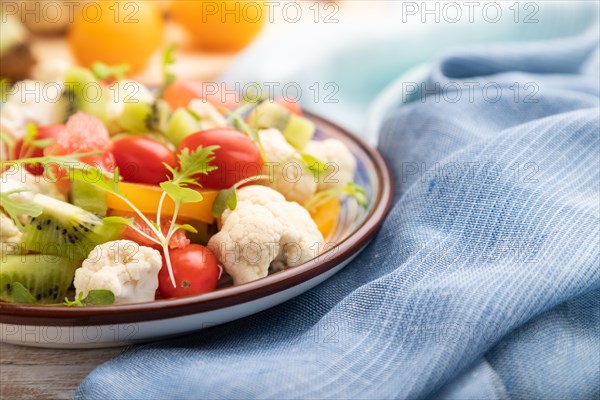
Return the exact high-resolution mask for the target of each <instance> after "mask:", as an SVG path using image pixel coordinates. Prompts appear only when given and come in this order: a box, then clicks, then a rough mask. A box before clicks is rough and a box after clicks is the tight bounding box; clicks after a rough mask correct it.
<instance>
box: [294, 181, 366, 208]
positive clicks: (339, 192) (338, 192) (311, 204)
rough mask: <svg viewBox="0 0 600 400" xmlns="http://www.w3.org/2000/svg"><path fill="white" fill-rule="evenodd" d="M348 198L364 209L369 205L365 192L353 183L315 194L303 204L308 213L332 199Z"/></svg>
mask: <svg viewBox="0 0 600 400" xmlns="http://www.w3.org/2000/svg"><path fill="white" fill-rule="evenodd" d="M340 196H350V197H351V198H353V199H354V200H355V201H356V204H358V205H359V206H361V207H366V206H367V205H368V204H369V199H368V196H367V191H366V190H365V189H364V188H362V187H361V186H359V185H357V184H356V183H354V182H349V183H348V184H347V185H346V186H343V187H341V188H334V189H329V190H324V191H322V192H319V193H317V194H315V195H314V196H313V197H311V198H310V199H309V200H308V201H307V202H306V204H305V208H306V209H307V210H308V211H313V210H314V209H316V208H317V207H319V206H320V205H322V204H323V203H325V202H326V201H327V200H329V199H331V198H332V197H340Z"/></svg>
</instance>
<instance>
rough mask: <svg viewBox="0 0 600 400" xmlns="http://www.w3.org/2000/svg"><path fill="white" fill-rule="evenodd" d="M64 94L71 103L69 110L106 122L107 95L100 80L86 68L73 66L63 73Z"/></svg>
mask: <svg viewBox="0 0 600 400" xmlns="http://www.w3.org/2000/svg"><path fill="white" fill-rule="evenodd" d="M64 81H65V96H66V97H67V98H68V100H69V102H70V103H71V111H73V112H76V111H83V112H85V113H88V114H92V115H94V116H95V117H97V118H99V119H101V120H102V121H103V122H104V123H107V122H108V116H107V114H106V111H107V106H106V104H107V95H106V93H104V89H103V88H102V85H100V82H98V80H97V79H96V77H95V76H94V74H92V72H91V71H90V70H88V69H85V68H82V67H73V68H71V69H70V70H69V71H67V73H66V74H65V80H64Z"/></svg>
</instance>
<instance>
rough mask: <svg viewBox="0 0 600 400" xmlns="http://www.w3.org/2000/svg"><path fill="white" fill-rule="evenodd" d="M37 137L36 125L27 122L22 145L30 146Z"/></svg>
mask: <svg viewBox="0 0 600 400" xmlns="http://www.w3.org/2000/svg"><path fill="white" fill-rule="evenodd" d="M37 135H38V128H37V125H36V124H34V123H33V122H28V123H27V124H25V136H23V145H24V146H27V145H29V144H31V142H33V141H34V140H35V138H36V136H37Z"/></svg>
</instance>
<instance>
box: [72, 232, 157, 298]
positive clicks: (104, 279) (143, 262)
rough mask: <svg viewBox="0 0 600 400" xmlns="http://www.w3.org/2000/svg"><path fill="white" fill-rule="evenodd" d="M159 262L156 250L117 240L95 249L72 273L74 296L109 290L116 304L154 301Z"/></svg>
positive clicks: (128, 241) (84, 295) (129, 241)
mask: <svg viewBox="0 0 600 400" xmlns="http://www.w3.org/2000/svg"><path fill="white" fill-rule="evenodd" d="M161 266H162V258H161V255H160V253H159V252H158V251H157V250H154V249H152V248H150V247H146V246H140V245H139V244H137V243H135V242H132V241H131V240H116V241H113V242H107V243H104V244H101V245H98V246H96V247H94V249H93V250H92V251H91V252H90V254H89V255H88V257H87V258H86V259H85V260H84V261H83V264H82V266H81V268H78V269H77V270H76V271H75V279H74V280H73V285H74V286H75V292H76V293H77V294H79V293H80V292H83V297H84V298H85V297H86V296H87V294H88V292H89V291H90V290H99V289H104V290H110V291H111V292H113V294H114V295H115V304H125V303H140V302H144V301H153V300H154V295H155V292H156V289H157V288H158V271H160V268H161Z"/></svg>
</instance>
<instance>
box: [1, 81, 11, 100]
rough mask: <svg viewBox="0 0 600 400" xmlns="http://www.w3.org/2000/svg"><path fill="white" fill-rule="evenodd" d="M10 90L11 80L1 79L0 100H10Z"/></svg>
mask: <svg viewBox="0 0 600 400" xmlns="http://www.w3.org/2000/svg"><path fill="white" fill-rule="evenodd" d="M9 92H10V81H9V80H8V79H7V78H2V79H0V101H1V102H5V101H6V100H8V93H9Z"/></svg>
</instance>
